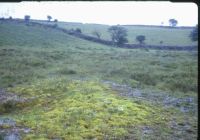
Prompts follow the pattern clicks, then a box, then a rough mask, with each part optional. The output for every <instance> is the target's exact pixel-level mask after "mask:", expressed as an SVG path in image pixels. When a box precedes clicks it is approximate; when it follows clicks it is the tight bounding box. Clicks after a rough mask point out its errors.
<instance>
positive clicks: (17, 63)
mask: <svg viewBox="0 0 200 140" xmlns="http://www.w3.org/2000/svg"><path fill="white" fill-rule="evenodd" d="M0 60H1V61H0V88H6V89H8V90H9V91H10V92H13V94H16V95H19V96H20V97H25V98H28V99H29V98H30V99H33V100H31V102H30V103H25V104H22V103H20V104H16V108H15V109H14V110H13V111H11V112H9V113H3V116H5V117H11V118H13V119H14V120H15V121H16V122H17V126H18V127H20V128H21V127H28V128H30V129H31V130H32V131H31V132H30V133H28V134H24V135H22V136H23V138H24V139H56V138H58V139H59V138H61V139H75V138H76V139H95V138H96V139H115V138H118V139H119V138H121V139H126V138H129V139H133V138H136V139H141V138H142V132H141V130H140V127H141V126H151V127H153V128H154V129H156V130H157V132H156V133H157V135H156V136H154V134H152V135H151V137H150V139H156V138H157V137H160V139H171V138H173V135H172V133H174V132H173V130H172V129H171V128H170V123H169V122H170V121H172V120H173V119H176V120H177V121H178V123H183V122H184V121H185V119H186V120H189V122H190V123H191V124H192V128H191V129H192V130H193V129H194V128H196V122H197V121H196V119H197V116H192V115H189V114H186V115H185V114H184V116H183V114H181V112H180V111H179V110H176V109H168V110H167V109H165V108H163V107H162V106H160V105H159V104H158V105H154V104H151V103H149V102H145V101H142V102H138V101H135V100H133V99H129V98H125V97H121V96H119V95H118V94H117V93H116V92H114V91H113V90H112V89H111V88H110V87H108V86H107V85H105V84H102V82H101V81H102V80H103V81H112V82H115V83H119V84H127V85H129V86H131V87H133V88H141V89H147V90H148V91H149V92H153V91H154V90H158V91H166V92H169V94H170V95H171V96H174V97H179V98H181V97H184V96H189V97H194V98H195V97H197V95H196V93H197V53H196V52H181V51H178V52H176V51H155V50H149V51H145V50H140V49H134V50H131V49H122V48H112V47H108V46H104V45H100V44H96V43H93V42H89V41H85V40H81V39H79V38H75V37H73V36H69V35H67V34H65V33H62V32H59V31H57V30H55V29H49V28H46V29H45V28H43V27H37V26H34V27H32V26H26V25H23V24H22V23H18V24H15V23H12V22H7V23H1V24H0ZM32 97H33V98H32ZM0 110H1V105H0ZM1 113H2V112H1ZM0 127H1V126H0ZM186 134H187V135H188V136H187V137H188V138H189V137H190V138H196V136H197V134H196V131H194V130H193V131H192V132H190V133H189V132H188V133H186ZM177 135H178V138H177V139H179V138H180V139H181V138H184V137H185V135H182V134H179V133H177Z"/></svg>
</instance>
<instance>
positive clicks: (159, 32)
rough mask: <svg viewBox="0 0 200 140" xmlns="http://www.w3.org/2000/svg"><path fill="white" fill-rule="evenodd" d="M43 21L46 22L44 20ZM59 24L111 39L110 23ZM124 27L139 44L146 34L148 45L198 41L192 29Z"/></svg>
mask: <svg viewBox="0 0 200 140" xmlns="http://www.w3.org/2000/svg"><path fill="white" fill-rule="evenodd" d="M37 22H38V21H37ZM41 23H46V22H44V21H43V22H41ZM48 24H51V23H48ZM53 24H54V23H53ZM58 26H59V27H62V28H66V29H76V28H80V29H81V31H82V33H83V34H86V35H91V36H94V37H96V36H95V35H93V32H94V31H98V32H99V33H100V34H101V38H102V39H106V40H111V37H110V34H109V33H108V28H109V27H110V26H108V25H101V24H82V23H70V22H58ZM124 27H125V28H126V29H127V31H128V41H129V42H128V43H134V44H138V42H137V41H136V40H135V38H136V36H138V35H144V36H145V37H146V40H145V44H147V45H171V46H188V45H197V42H193V41H191V40H190V38H189V34H190V32H191V31H192V29H176V28H162V27H153V26H149V27H148V26H137V25H132V26H124ZM160 41H162V42H163V43H162V44H160Z"/></svg>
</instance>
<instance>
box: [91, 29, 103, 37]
mask: <svg viewBox="0 0 200 140" xmlns="http://www.w3.org/2000/svg"><path fill="white" fill-rule="evenodd" d="M92 34H93V35H95V36H96V37H97V38H98V39H100V37H101V33H100V32H98V31H96V30H95V31H93V32H92Z"/></svg>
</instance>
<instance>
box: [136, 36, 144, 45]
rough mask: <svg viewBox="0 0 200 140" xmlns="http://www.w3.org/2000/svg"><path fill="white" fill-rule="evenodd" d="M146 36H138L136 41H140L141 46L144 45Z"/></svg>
mask: <svg viewBox="0 0 200 140" xmlns="http://www.w3.org/2000/svg"><path fill="white" fill-rule="evenodd" d="M145 39H146V38H145V36H144V35H138V36H136V41H138V42H139V43H140V44H144V40H145Z"/></svg>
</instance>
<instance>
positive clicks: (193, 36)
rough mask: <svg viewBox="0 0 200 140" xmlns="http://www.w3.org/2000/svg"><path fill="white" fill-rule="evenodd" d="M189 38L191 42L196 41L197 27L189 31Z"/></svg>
mask: <svg viewBox="0 0 200 140" xmlns="http://www.w3.org/2000/svg"><path fill="white" fill-rule="evenodd" d="M189 37H190V39H191V40H192V41H197V40H198V25H197V26H196V27H195V28H194V29H193V30H192V31H191V33H190V35H189Z"/></svg>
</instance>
